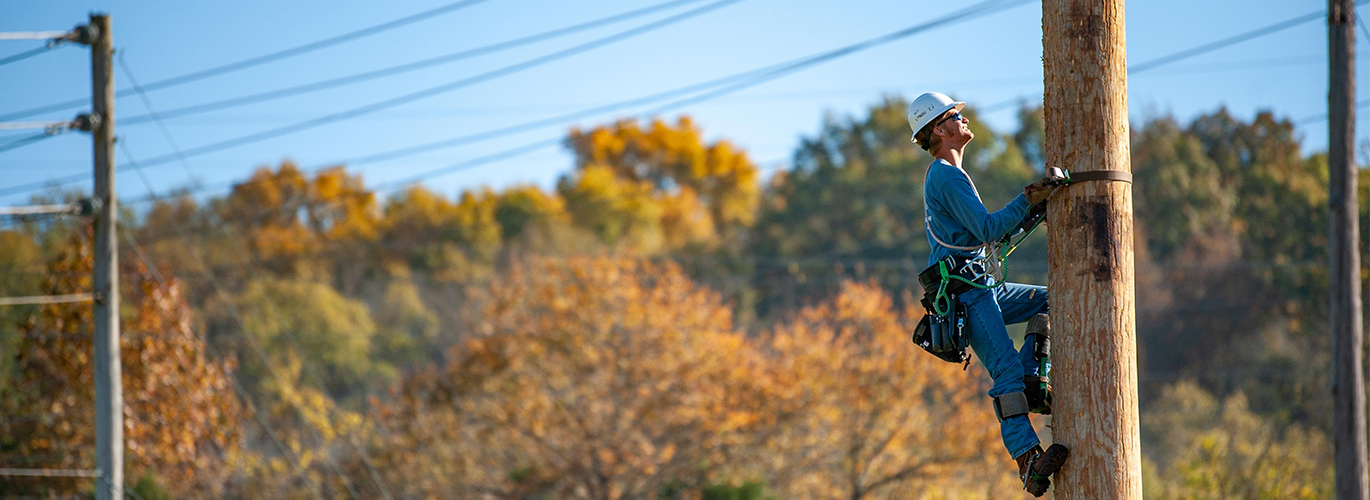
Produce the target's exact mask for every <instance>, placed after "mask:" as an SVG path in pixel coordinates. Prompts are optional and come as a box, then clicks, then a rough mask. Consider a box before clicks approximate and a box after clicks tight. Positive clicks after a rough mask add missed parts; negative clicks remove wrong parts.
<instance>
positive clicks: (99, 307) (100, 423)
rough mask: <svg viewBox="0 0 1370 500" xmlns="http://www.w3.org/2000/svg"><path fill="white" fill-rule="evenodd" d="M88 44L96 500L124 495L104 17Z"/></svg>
mask: <svg viewBox="0 0 1370 500" xmlns="http://www.w3.org/2000/svg"><path fill="white" fill-rule="evenodd" d="M90 25H91V27H93V28H95V29H96V30H98V33H97V34H96V39H95V42H94V43H92V44H91V45H90V72H91V81H92V87H91V98H90V100H91V109H92V114H93V115H95V116H96V117H98V119H99V122H98V123H97V124H96V125H95V127H94V129H93V130H92V131H91V132H92V135H93V136H94V137H95V199H96V200H97V201H98V202H99V209H98V211H97V212H96V216H95V289H94V290H92V292H93V293H94V294H95V342H94V344H95V465H96V467H97V468H98V469H99V472H100V478H99V479H98V480H96V485H95V498H96V500H123V498H124V392H123V388H122V379H123V377H122V372H123V369H122V367H121V365H120V363H119V266H118V264H117V263H118V262H119V244H118V241H117V240H116V239H115V236H116V235H115V232H116V231H117V225H118V216H119V205H118V200H117V199H116V198H115V195H114V193H115V190H114V45H113V43H112V42H111V40H110V32H109V15H107V14H91V16H90Z"/></svg>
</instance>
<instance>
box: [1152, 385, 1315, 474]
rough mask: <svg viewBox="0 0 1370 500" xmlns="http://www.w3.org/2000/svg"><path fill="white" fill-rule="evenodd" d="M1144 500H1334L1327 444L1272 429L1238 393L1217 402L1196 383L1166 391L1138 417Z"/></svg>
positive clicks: (1297, 431) (1304, 432) (1306, 433)
mask: <svg viewBox="0 0 1370 500" xmlns="http://www.w3.org/2000/svg"><path fill="white" fill-rule="evenodd" d="M1142 439H1143V448H1142V449H1143V450H1149V451H1148V457H1147V459H1148V460H1147V462H1146V465H1147V466H1148V470H1147V471H1146V474H1144V477H1143V480H1144V483H1145V489H1146V491H1147V497H1148V498H1156V499H1167V500H1168V499H1177V500H1179V499H1184V500H1189V499H1195V500H1197V499H1203V498H1242V499H1251V500H1256V499H1265V498H1296V499H1323V498H1327V499H1330V498H1333V492H1332V484H1333V477H1332V475H1333V467H1332V464H1331V463H1330V460H1329V458H1330V457H1331V455H1332V450H1331V446H1330V443H1329V442H1328V441H1327V438H1326V437H1325V436H1324V435H1323V434H1322V433H1321V432H1319V431H1317V430H1310V429H1306V428H1303V427H1300V426H1290V427H1286V428H1278V427H1277V426H1275V425H1273V424H1272V423H1271V422H1270V421H1269V420H1268V419H1263V418H1261V417H1260V416H1258V415H1256V414H1253V413H1251V411H1250V410H1249V409H1248V407H1247V401H1246V397H1245V396H1243V395H1242V394H1241V393H1240V392H1238V393H1235V394H1233V395H1231V396H1229V397H1227V398H1226V399H1225V400H1223V401H1221V402H1219V401H1218V400H1217V399H1215V398H1214V397H1213V396H1211V395H1210V394H1208V393H1207V392H1206V391H1204V390H1203V389H1201V388H1199V386H1198V385H1196V384H1193V383H1189V382H1181V383H1179V384H1176V385H1174V386H1171V387H1168V388H1167V389H1166V390H1165V391H1164V392H1163V394H1162V395H1161V397H1160V398H1159V399H1158V400H1157V401H1156V402H1155V403H1154V404H1153V405H1152V406H1151V409H1149V410H1148V411H1146V412H1144V413H1143V414H1142Z"/></svg>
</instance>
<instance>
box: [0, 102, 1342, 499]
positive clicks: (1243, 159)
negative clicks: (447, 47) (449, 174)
mask: <svg viewBox="0 0 1370 500" xmlns="http://www.w3.org/2000/svg"><path fill="white" fill-rule="evenodd" d="M906 106H907V103H906V102H905V101H904V100H903V99H902V98H899V97H894V96H891V97H887V98H884V99H882V100H881V101H879V102H877V103H875V104H873V105H872V106H870V107H869V109H868V110H867V111H866V113H865V114H864V115H861V116H850V117H835V116H831V117H828V118H825V119H824V120H823V121H822V122H821V124H820V126H819V128H818V130H817V131H816V132H815V133H813V135H811V136H806V137H804V138H802V139H801V141H800V144H799V145H798V146H797V147H796V149H795V151H794V154H793V157H792V161H791V165H790V166H789V168H787V169H785V170H782V171H780V172H777V173H776V174H774V175H772V176H770V177H768V178H763V176H762V175H761V173H760V172H759V170H758V168H757V165H756V164H755V163H754V162H753V161H752V160H751V158H750V157H749V156H748V155H747V153H746V151H745V150H744V149H743V148H742V147H740V146H738V145H735V144H732V143H730V142H728V141H726V140H718V141H712V142H710V141H706V140H704V139H703V132H702V130H701V128H700V127H699V125H698V124H696V123H694V122H693V121H691V120H690V119H689V118H680V119H679V120H677V121H675V122H666V121H652V122H646V123H644V122H635V121H620V122H615V123H609V124H605V125H602V126H598V127H594V128H591V129H588V130H571V131H569V133H568V134H567V138H566V141H565V146H566V148H567V149H568V150H569V151H571V152H572V153H573V157H574V161H573V165H572V166H571V168H570V169H569V170H568V172H567V173H566V174H565V175H563V176H562V177H561V178H560V179H559V180H558V181H557V182H556V184H555V186H554V187H552V188H550V189H542V188H539V187H537V186H526V185H525V186H514V187H509V188H506V189H501V190H493V189H488V188H480V189H472V190H467V191H463V192H460V193H457V194H456V195H455V196H452V197H448V196H445V195H444V194H442V193H437V192H433V191H431V190H429V189H427V188H425V187H422V186H416V187H411V188H408V189H405V190H403V191H401V192H399V193H397V194H394V195H392V196H390V197H387V198H384V199H382V198H380V197H379V196H377V194H376V193H375V192H373V191H371V190H368V189H367V188H366V185H365V183H364V182H363V178H362V177H361V175H360V174H354V173H351V172H349V171H348V170H346V169H345V168H344V167H345V166H338V167H335V168H329V169H323V170H320V171H317V172H305V171H302V170H300V169H299V168H298V167H296V166H294V165H293V164H291V163H289V162H286V163H282V164H281V165H278V166H275V167H263V168H260V169H258V170H257V171H256V172H255V173H254V174H253V175H252V176H251V177H250V178H248V179H246V180H244V181H242V182H241V183H239V184H237V185H235V186H234V187H233V189H232V191H231V192H230V193H229V194H227V195H224V196H221V197H209V198H196V197H194V196H190V195H189V193H187V194H186V195H183V196H173V197H168V198H165V199H162V200H159V201H157V202H155V203H154V204H153V205H152V206H150V207H146V208H142V207H140V209H139V210H136V211H135V210H133V209H131V208H127V207H126V208H125V210H126V212H125V214H124V217H123V220H124V221H128V224H127V226H126V228H125V231H126V233H125V234H123V235H121V239H122V240H123V241H124V242H125V246H124V247H123V248H122V249H121V254H120V256H121V263H120V264H121V268H122V275H121V276H122V279H123V283H122V286H123V290H124V291H125V293H126V298H125V302H124V310H123V311H122V312H121V318H122V321H123V328H124V333H125V334H124V342H123V351H122V358H123V363H124V388H125V389H124V390H125V402H126V410H125V418H126V433H125V435H126V438H127V440H128V453H127V457H128V458H127V460H128V465H127V467H128V471H127V473H126V476H127V477H129V478H131V479H132V480H134V481H136V483H135V484H132V485H131V486H132V487H133V488H134V489H135V491H137V492H139V493H140V494H141V495H142V496H143V497H144V498H170V497H184V496H190V497H220V498H261V497H288V498H297V497H298V498H324V497H326V498H350V497H353V496H357V497H367V498H371V497H380V496H384V495H387V494H388V495H390V496H392V497H394V498H594V499H635V498H650V499H667V498H708V499H733V498H738V499H741V498H749V499H759V498H834V497H843V498H852V499H862V498H947V497H955V498H999V497H1003V496H1007V495H1011V494H1014V493H1013V492H1014V491H1016V490H1017V489H1018V485H1017V484H1016V477H1015V476H1014V474H1013V470H1012V469H1013V468H1012V465H1011V461H1010V460H1008V458H1007V457H1006V456H1003V455H1004V453H1003V452H1002V449H1001V447H1000V446H999V445H998V437H997V431H996V429H995V428H996V425H995V422H994V420H993V414H992V412H990V411H989V409H988V406H989V405H988V401H987V398H985V397H984V393H985V391H986V390H987V389H988V383H987V379H988V377H987V376H985V375H984V374H983V373H982V372H981V371H980V370H978V368H977V367H976V366H974V365H972V367H971V369H970V370H968V371H964V372H963V371H962V370H961V367H959V366H952V365H949V364H945V363H941V362H940V361H937V360H935V359H933V358H932V357H930V356H926V355H924V354H922V353H921V352H920V351H918V350H916V349H915V348H914V347H913V346H911V345H910V344H909V343H908V341H907V338H908V334H909V332H910V331H911V325H912V324H914V323H916V321H917V320H918V319H919V318H920V317H921V315H922V314H923V311H922V310H921V308H920V307H919V306H918V304H917V301H916V300H914V299H916V297H917V296H918V294H919V293H920V291H919V290H918V286H917V280H916V276H917V274H918V272H919V271H921V270H922V268H923V267H924V266H925V265H926V260H927V254H928V242H927V238H926V236H925V233H924V231H923V226H922V215H923V213H922V209H923V207H922V180H923V173H924V172H925V169H926V167H927V165H928V163H929V162H930V161H931V159H930V158H929V157H928V156H927V155H926V153H924V152H922V151H921V150H919V149H918V148H916V147H913V146H912V145H911V144H910V143H909V142H908V136H909V133H908V130H907V123H906V122H905V119H904V111H905V109H906ZM964 114H965V115H966V116H967V117H969V118H970V120H971V128H972V130H973V131H974V132H975V134H976V140H975V141H974V142H973V143H972V144H971V147H970V148H969V149H968V155H967V157H966V159H965V168H966V170H967V171H968V172H969V174H970V175H971V176H972V177H973V178H974V179H975V181H976V185H977V187H978V189H979V191H980V194H981V196H982V198H983V199H984V201H985V202H986V204H987V205H988V206H990V207H991V209H993V208H997V207H998V206H1002V205H1003V204H1004V203H1006V202H1007V201H1008V200H1009V199H1011V198H1012V197H1013V196H1015V195H1016V194H1017V193H1018V192H1020V191H1021V188H1022V186H1023V185H1024V184H1027V183H1029V182H1031V181H1032V180H1034V179H1035V178H1036V177H1039V176H1041V175H1042V172H1043V171H1044V168H1045V166H1046V165H1045V163H1044V162H1045V160H1044V158H1043V157H1042V153H1041V152H1042V151H1043V147H1042V141H1043V140H1044V133H1043V128H1044V127H1043V122H1042V111H1041V110H1040V109H1036V108H1030V107H1024V108H1022V109H1021V110H1019V112H1018V126H1017V129H1016V130H1014V131H1012V132H1005V133H1001V132H998V131H995V130H992V129H990V128H988V127H987V126H986V125H984V124H983V123H980V120H979V119H978V118H977V115H976V111H975V110H974V109H973V108H968V109H967V110H966V111H965V112H964ZM1132 139H1133V140H1132V155H1133V158H1132V168H1133V171H1134V174H1135V178H1136V183H1135V184H1134V187H1133V189H1134V199H1135V212H1136V220H1135V224H1136V228H1135V229H1136V234H1137V235H1138V238H1137V241H1136V244H1137V248H1136V254H1137V272H1138V279H1137V287H1138V289H1137V300H1138V323H1139V324H1138V342H1139V356H1140V360H1139V367H1140V370H1141V373H1140V376H1141V390H1142V425H1143V443H1144V446H1143V453H1144V457H1145V464H1144V476H1145V481H1146V483H1145V490H1146V494H1147V496H1148V497H1152V498H1166V499H1169V498H1177V499H1178V498H1209V497H1216V496H1225V497H1237V498H1272V497H1273V498H1331V495H1332V493H1331V490H1330V488H1331V467H1330V463H1331V450H1330V445H1329V443H1328V442H1327V438H1326V430H1327V427H1328V426H1329V425H1330V422H1329V421H1328V419H1327V415H1328V414H1329V413H1330V412H1329V410H1330V407H1331V401H1330V391H1328V390H1327V387H1329V385H1328V383H1329V382H1328V381H1329V379H1328V374H1327V373H1326V372H1327V370H1326V369H1325V368H1324V367H1325V366H1327V363H1328V360H1329V359H1330V356H1329V353H1330V341H1329V340H1330V339H1329V338H1328V325H1327V321H1326V319H1325V318H1326V303H1327V298H1328V297H1327V265H1326V255H1327V253H1326V252H1327V248H1326V232H1327V229H1326V228H1327V227H1328V226H1327V219H1326V217H1327V215H1326V209H1325V206H1326V182H1327V163H1326V159H1325V157H1324V156H1323V155H1322V154H1319V153H1315V154H1304V153H1303V152H1302V149H1301V147H1300V144H1299V137H1298V134H1297V131H1296V130H1295V128H1294V126H1293V125H1292V124H1291V123H1290V122H1289V121H1288V120H1284V119H1279V118H1277V117H1275V116H1274V115H1273V114H1270V113H1260V114H1257V115H1256V116H1255V117H1253V118H1252V119H1251V120H1249V121H1246V120H1243V119H1241V118H1238V117H1234V116H1232V115H1231V114H1230V113H1228V112H1227V111H1225V110H1218V111H1215V112H1213V113H1210V114H1207V115H1203V116H1200V117H1198V118H1195V119H1194V120H1192V121H1190V122H1189V123H1187V124H1186V123H1181V122H1180V121H1178V120H1176V119H1175V118H1173V117H1169V116H1155V117H1149V118H1147V119H1146V120H1144V121H1143V122H1142V123H1140V124H1135V125H1134V127H1133V138H1132ZM1365 182H1366V181H1365V176H1362V186H1361V187H1362V188H1365V187H1366V184H1365ZM73 196H75V194H72V193H51V194H48V195H45V196H44V197H40V198H42V199H47V200H55V199H62V198H70V197H73ZM1366 198H1367V196H1364V195H1363V196H1362V200H1365V199H1366ZM39 201H42V200H41V199H40V200H39ZM1367 213H1368V212H1367V208H1366V204H1365V203H1362V206H1361V214H1362V217H1365V216H1366V214H1367ZM1049 231H1050V228H1049V227H1047V228H1046V230H1045V231H1039V232H1040V233H1043V234H1040V235H1034V236H1033V237H1032V238H1030V239H1029V240H1027V242H1026V243H1025V244H1024V246H1023V247H1022V248H1021V249H1019V250H1018V252H1016V253H1015V254H1014V257H1013V259H1012V260H1011V262H1010V264H1009V268H1008V269H1009V273H1010V278H1011V279H1014V280H1018V281H1027V282H1036V283H1045V274H1046V260H1045V259H1046V245H1045V242H1046V236H1045V233H1047V232H1049ZM90 235H91V231H90V228H89V225H88V224H87V223H86V222H82V221H79V220H39V219H22V218H21V219H14V220H13V221H12V222H11V223H10V224H9V226H8V227H5V228H3V230H0V241H3V244H0V270H3V272H4V273H5V275H6V276H7V277H8V278H9V279H7V280H4V282H0V293H3V294H5V295H33V294H36V293H53V294H59V293H74V292H79V291H84V290H87V289H89V286H90V268H91V260H90V258H91V257H90V256H91V243H90ZM1366 243H1367V242H1365V241H1363V242H1362V245H1363V246H1364V245H1365V244H1366ZM1015 334H1016V335H1019V336H1021V331H1017V332H1015ZM1019 339H1021V337H1019ZM0 354H3V356H0V413H2V414H3V415H5V418H4V419H0V467H14V468H90V467H91V464H92V463H93V461H94V459H93V446H92V444H93V442H94V437H93V434H92V433H93V430H92V429H93V425H92V418H93V411H92V410H91V409H92V408H93V389H92V385H91V382H92V381H91V373H90V372H91V369H90V367H91V361H90V355H91V346H90V311H89V308H88V307H83V306H81V305H46V306H30V307H15V308H8V309H6V310H3V311H0ZM1038 427H1039V428H1043V427H1042V426H1040V425H1039V426H1038ZM88 483H89V481H88V480H76V479H53V478H42V479H23V480H12V481H11V480H7V481H4V482H0V494H4V495H28V496H64V495H88V494H89V493H90V491H91V485H90V484H88Z"/></svg>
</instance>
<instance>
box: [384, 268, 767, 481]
mask: <svg viewBox="0 0 1370 500" xmlns="http://www.w3.org/2000/svg"><path fill="white" fill-rule="evenodd" d="M474 291H475V295H476V296H478V297H479V299H480V300H479V303H480V305H479V306H476V308H475V309H474V310H473V311H472V312H473V313H474V317H475V318H478V319H477V320H476V321H475V322H474V325H473V327H474V331H475V332H476V334H477V336H476V337H475V338H473V339H471V340H470V341H469V342H467V344H466V345H465V346H464V347H463V348H461V349H459V350H457V351H456V352H454V353H453V354H452V359H451V365H450V366H449V368H448V369H447V371H446V372H445V373H443V374H442V375H440V376H439V375H437V374H435V373H430V374H428V375H425V376H422V377H419V378H417V379H416V380H414V381H411V384H410V385H409V387H408V390H407V391H406V392H407V396H408V397H407V398H405V400H404V403H405V404H404V405H402V406H400V407H397V408H391V409H387V410H386V411H385V412H384V416H383V420H384V421H390V422H394V426H398V427H402V428H406V429H407V430H408V431H409V432H401V433H397V434H400V435H398V436H394V437H393V438H392V439H393V441H392V442H390V443H387V444H388V446H386V449H389V450H396V451H399V453H398V454H395V455H390V456H387V457H386V459H387V460H395V461H400V463H397V464H395V465H394V466H388V467H385V469H386V470H388V471H391V473H392V474H394V475H397V476H400V478H398V479H396V480H394V481H392V483H395V484H404V485H408V486H409V487H411V488H413V490H412V491H408V492H407V493H406V495H413V496H424V495H430V496H447V495H455V496H468V495H469V494H474V493H476V492H491V493H495V494H496V495H497V496H509V497H513V496H516V495H517V496H519V497H523V496H524V495H535V494H543V495H546V496H548V497H550V498H587V497H588V498H605V499H619V498H643V497H652V496H655V495H656V493H657V492H658V491H659V490H661V489H662V488H664V487H666V486H668V485H677V486H689V485H693V484H697V483H698V482H699V480H701V479H702V478H705V477H707V476H708V475H709V474H710V473H711V472H713V471H715V470H717V469H718V468H719V467H720V466H721V465H722V464H724V463H725V462H726V461H727V460H728V456H729V451H730V450H731V449H732V447H734V446H736V445H737V444H739V437H741V436H745V435H746V433H745V432H743V431H744V430H746V429H749V428H750V427H751V426H754V425H756V423H757V422H758V421H759V417H758V415H757V413H756V412H754V411H751V410H749V409H748V408H747V407H748V406H749V405H748V401H749V400H752V399H753V398H751V397H749V396H747V395H746V391H747V390H748V388H749V387H752V385H753V384H752V382H751V381H750V380H751V378H752V374H753V373H754V370H753V368H754V366H755V359H754V357H753V356H752V355H751V354H752V351H751V350H750V349H749V348H748V346H747V344H746V343H745V342H744V339H743V337H742V335H741V334H740V333H738V332H736V331H734V330H733V327H732V318H731V313H730V312H729V310H728V308H727V307H725V306H724V305H723V304H722V303H721V301H720V300H719V298H718V296H717V294H715V293H713V292H711V291H709V290H707V289H705V288H702V287H699V286H697V285H694V284H693V283H691V282H690V281H689V280H688V279H687V278H686V277H685V276H684V275H682V274H681V271H680V270H679V268H677V267H676V266H674V265H654V264H650V263H645V262H640V261H633V260H621V259H611V258H573V259H569V260H566V261H560V260H547V259H535V260H532V261H531V262H530V263H526V264H516V265H514V267H513V269H512V270H510V272H509V273H508V274H507V275H505V276H503V277H501V278H499V279H496V280H494V282H492V283H491V284H490V285H489V286H488V287H486V288H482V289H479V290H474ZM415 416H421V417H420V418H418V419H415V418H414V417H415ZM410 432H412V433H414V434H416V435H414V434H409V433H410ZM406 434H408V435H406ZM458 450H460V451H458ZM428 460H432V462H426V461H428ZM415 462H419V463H415ZM434 473H438V474H434ZM451 491H457V492H458V493H443V492H451ZM463 491H464V492H466V493H465V494H464V493H461V492H463Z"/></svg>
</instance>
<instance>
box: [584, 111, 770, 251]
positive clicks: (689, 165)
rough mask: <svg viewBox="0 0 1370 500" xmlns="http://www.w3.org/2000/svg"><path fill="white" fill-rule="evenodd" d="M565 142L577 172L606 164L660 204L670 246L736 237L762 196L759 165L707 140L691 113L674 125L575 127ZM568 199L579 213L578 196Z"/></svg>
mask: <svg viewBox="0 0 1370 500" xmlns="http://www.w3.org/2000/svg"><path fill="white" fill-rule="evenodd" d="M567 144H568V145H569V146H570V148H571V151H572V152H573V153H574V154H575V157H576V160H575V161H576V170H577V172H578V173H579V175H583V176H601V175H604V174H602V173H601V172H602V171H607V173H609V174H611V175H612V177H613V178H615V179H619V180H620V185H622V186H624V189H631V190H645V193H644V194H645V195H647V196H648V197H649V198H651V199H654V200H656V201H657V202H658V203H659V204H660V209H661V212H660V213H659V214H658V217H659V218H660V224H661V231H662V233H663V237H664V239H665V244H666V245H667V247H668V248H672V249H681V248H688V247H705V248H708V247H714V246H718V245H719V244H721V243H724V242H725V241H733V242H735V241H737V240H736V239H737V238H739V237H740V236H741V232H742V231H743V230H745V228H746V227H748V226H750V225H751V224H752V223H753V222H754V220H755V217H756V206H757V202H758V200H759V199H760V185H759V184H758V178H757V169H756V165H755V164H754V163H752V161H751V159H750V158H748V156H747V154H746V152H745V151H742V150H741V149H740V148H738V147H736V146H734V145H733V144H731V143H729V142H728V141H715V142H712V143H706V142H705V141H704V139H703V136H702V134H701V132H700V129H699V127H697V126H696V125H695V124H694V121H693V120H691V119H690V118H689V117H684V116H682V117H681V118H680V119H679V120H677V122H676V123H675V124H674V125H672V124H668V123H666V122H664V121H661V120H653V121H652V122H651V123H650V124H649V125H648V126H646V127H644V126H642V125H640V124H639V123H638V122H636V121H620V122H617V123H614V124H613V125H610V126H602V127H596V128H593V129H590V130H588V131H581V130H578V129H573V130H571V133H570V135H569V137H568V138H567ZM630 186H637V187H633V188H629V187H630ZM567 201H568V203H569V204H570V206H571V209H572V211H573V212H576V211H577V210H578V205H577V203H576V201H574V200H573V199H572V198H571V197H569V196H568V197H567ZM584 215H588V214H583V215H582V217H583V216H584ZM720 239H722V240H724V241H720Z"/></svg>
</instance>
